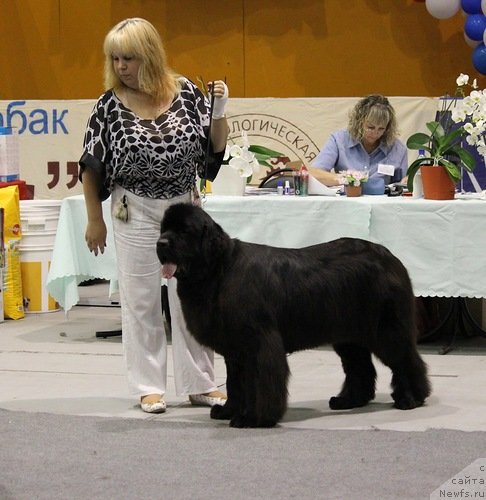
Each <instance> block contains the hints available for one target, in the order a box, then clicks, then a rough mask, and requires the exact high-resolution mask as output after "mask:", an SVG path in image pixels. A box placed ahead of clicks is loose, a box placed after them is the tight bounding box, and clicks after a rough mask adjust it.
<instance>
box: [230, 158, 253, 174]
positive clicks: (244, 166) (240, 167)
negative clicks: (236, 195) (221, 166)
mask: <svg viewBox="0 0 486 500" xmlns="http://www.w3.org/2000/svg"><path fill="white" fill-rule="evenodd" d="M229 166H230V167H231V168H234V169H235V170H237V171H238V174H239V175H240V177H249V176H250V175H251V174H252V173H253V168H252V166H251V165H250V163H249V162H248V161H247V160H245V159H243V158H241V157H235V158H231V160H230V161H229Z"/></svg>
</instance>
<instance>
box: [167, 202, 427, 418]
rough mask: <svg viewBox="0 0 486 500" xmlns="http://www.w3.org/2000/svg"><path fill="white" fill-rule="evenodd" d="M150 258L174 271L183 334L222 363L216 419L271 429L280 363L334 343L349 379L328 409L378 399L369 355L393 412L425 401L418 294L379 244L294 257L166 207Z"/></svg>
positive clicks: (282, 371) (281, 406) (187, 208)
mask: <svg viewBox="0 0 486 500" xmlns="http://www.w3.org/2000/svg"><path fill="white" fill-rule="evenodd" d="M157 253H158V256H159V259H160V261H161V263H162V264H166V263H175V264H177V270H176V272H175V276H176V278H177V281H178V293H179V296H180V299H181V303H182V310H183V313H184V317H185V319H186V322H187V326H188V328H189V331H190V332H191V334H192V335H194V337H195V338H196V339H197V340H198V341H199V342H200V343H201V344H204V345H206V346H209V347H211V348H212V349H214V350H215V351H216V352H218V353H220V354H221V355H222V356H224V359H225V362H226V369H227V391H228V400H227V402H226V404H225V405H224V406H219V405H218V406H214V407H213V408H212V409H211V418H214V419H229V420H230V425H231V426H233V427H272V426H274V425H275V424H276V423H277V422H278V421H279V420H280V419H281V418H282V416H283V415H284V413H285V411H286V408H287V381H288V377H289V367H288V364H287V358H286V354H287V353H291V352H293V351H298V350H302V349H309V348H315V347H317V346H320V345H323V344H332V346H333V347H334V349H335V351H336V352H337V354H338V355H339V356H340V357H341V361H342V366H343V369H344V372H345V380H344V384H343V387H342V389H341V392H340V393H339V394H338V395H337V396H334V397H332V398H331V399H330V400H329V406H330V407H331V409H333V410H342V409H348V408H355V407H359V406H364V405H366V404H367V403H368V402H369V401H371V400H372V399H373V398H374V397H375V379H376V371H375V368H374V366H373V363H372V359H371V354H375V355H376V356H377V357H378V358H379V359H380V360H381V361H382V362H383V363H384V364H385V365H387V366H389V367H390V369H391V371H392V382H391V385H392V389H393V392H392V398H393V400H394V404H395V407H396V408H400V409H403V410H408V409H411V408H415V407H417V406H420V405H422V404H423V403H424V401H425V399H426V398H427V396H428V395H429V394H430V385H429V381H428V379H427V373H426V372H427V370H426V365H425V363H424V362H423V360H422V359H421V357H420V355H419V354H418V352H417V349H416V335H417V330H416V326H415V320H414V318H415V314H414V295H413V291H412V286H411V282H410V278H409V276H408V273H407V270H406V269H405V267H404V266H403V264H402V263H401V262H400V261H399V260H398V259H397V258H396V257H394V256H393V255H392V254H391V253H390V252H389V251H388V250H387V249H386V248H385V247H383V246H382V245H378V244H374V243H371V242H369V241H365V240H360V239H354V238H340V239H338V240H335V241H331V242H329V243H323V244H319V245H313V246H310V247H306V248H301V249H284V248H276V247H271V246H266V245H257V244H252V243H245V242H242V241H239V240H237V239H232V238H230V237H229V236H228V235H227V234H226V233H225V232H224V231H223V229H222V228H221V227H220V226H219V225H218V224H217V223H216V222H214V221H213V219H211V217H210V216H209V215H208V214H207V213H206V212H204V210H202V209H200V208H198V207H194V206H192V205H189V204H177V205H173V206H171V207H170V208H169V209H168V210H167V211H166V213H165V216H164V218H163V221H162V224H161V235H160V239H159V241H158V244H157Z"/></svg>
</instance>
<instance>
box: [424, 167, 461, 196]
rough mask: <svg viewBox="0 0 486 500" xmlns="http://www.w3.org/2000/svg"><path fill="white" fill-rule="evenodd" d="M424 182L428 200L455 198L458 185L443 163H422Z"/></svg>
mask: <svg viewBox="0 0 486 500" xmlns="http://www.w3.org/2000/svg"><path fill="white" fill-rule="evenodd" d="M420 173H421V174H422V184H423V188H424V198H425V199H426V200H453V199H454V193H455V190H456V186H455V184H454V182H453V181H452V179H451V178H450V177H449V174H448V173H447V170H446V169H445V168H444V167H442V166H441V165H422V166H421V167H420Z"/></svg>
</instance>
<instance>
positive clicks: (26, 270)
mask: <svg viewBox="0 0 486 500" xmlns="http://www.w3.org/2000/svg"><path fill="white" fill-rule="evenodd" d="M60 210H61V200H20V224H21V227H22V239H21V240H20V245H19V250H20V271H21V274H22V295H23V298H24V310H25V313H43V312H52V311H58V310H59V304H58V303H57V302H56V301H55V300H54V299H53V298H52V297H51V296H50V295H49V294H48V292H47V277H48V274H49V267H50V265H51V259H52V251H53V249H54V243H55V240H56V230H57V224H58V222H59V213H60Z"/></svg>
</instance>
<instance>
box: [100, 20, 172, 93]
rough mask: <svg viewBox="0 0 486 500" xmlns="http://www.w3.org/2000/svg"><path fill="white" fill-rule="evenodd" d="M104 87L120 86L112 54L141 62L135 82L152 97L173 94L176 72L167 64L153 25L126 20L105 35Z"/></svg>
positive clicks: (143, 21) (160, 41) (162, 47)
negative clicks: (133, 58)
mask: <svg viewBox="0 0 486 500" xmlns="http://www.w3.org/2000/svg"><path fill="white" fill-rule="evenodd" d="M103 50H104V53H105V71H104V76H105V78H104V83H105V90H108V89H117V88H120V87H121V86H122V85H123V84H122V83H121V81H120V79H119V78H118V75H117V74H116V72H115V69H114V67H113V54H114V53H117V54H123V55H126V56H131V57H136V58H137V59H139V60H140V61H141V64H140V69H139V72H138V84H139V88H140V90H141V91H143V92H145V93H147V94H149V95H151V96H153V97H154V98H155V99H161V100H163V99H166V98H170V97H173V96H174V95H175V94H176V93H177V92H178V91H179V89H180V85H179V80H178V78H179V77H178V75H177V74H176V73H175V72H174V71H173V70H172V69H171V68H170V67H169V66H168V64H167V57H166V54H165V49H164V45H163V43H162V40H161V38H160V35H159V33H158V32H157V30H156V29H155V27H154V26H153V25H152V24H151V23H149V22H148V21H146V20H145V19H141V18H138V17H133V18H131V19H125V20H124V21H121V22H120V23H118V24H117V25H116V26H114V27H113V28H112V29H111V30H110V32H109V33H108V34H107V35H106V37H105V42H104V45H103Z"/></svg>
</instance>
